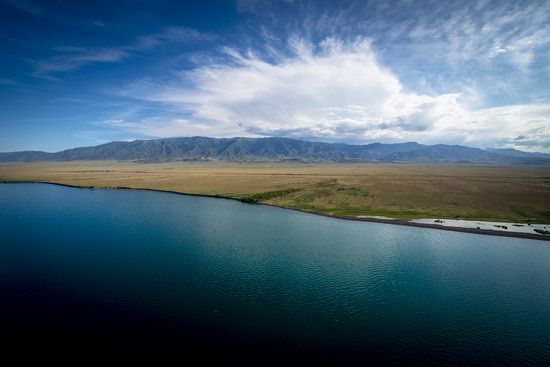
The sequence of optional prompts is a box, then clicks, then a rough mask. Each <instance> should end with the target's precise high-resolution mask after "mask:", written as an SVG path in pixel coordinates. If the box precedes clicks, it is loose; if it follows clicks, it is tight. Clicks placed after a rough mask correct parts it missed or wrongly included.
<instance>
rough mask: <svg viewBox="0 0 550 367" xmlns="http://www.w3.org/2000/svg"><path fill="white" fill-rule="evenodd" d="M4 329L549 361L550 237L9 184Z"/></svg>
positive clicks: (23, 338)
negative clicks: (485, 233) (498, 234)
mask: <svg viewBox="0 0 550 367" xmlns="http://www.w3.org/2000/svg"><path fill="white" fill-rule="evenodd" d="M0 230H1V232H2V242H1V245H0V254H1V256H0V297H1V298H2V306H1V307H2V312H1V314H0V322H1V324H2V332H3V334H4V335H8V336H9V337H10V339H11V340H12V341H13V343H14V344H17V343H22V344H25V343H31V342H33V341H38V340H40V341H41V342H44V341H48V342H51V343H58V344H59V343H60V344H61V345H63V343H69V344H71V345H75V344H78V343H88V344H94V343H96V344H100V345H101V344H114V345H126V344H145V345H151V344H156V345H157V346H167V345H172V346H175V347H179V348H183V349H187V350H190V351H199V350H200V351H216V352H219V353H222V354H223V353H225V354H237V355H242V354H249V355H252V354H255V355H272V356H277V357H281V356H299V357H303V358H314V357H316V358H321V359H322V360H324V361H328V360H330V358H337V359H338V360H340V358H347V359H352V358H353V359H365V360H370V361H374V360H375V361H384V362H396V363H400V362H401V363H407V364H409V363H411V362H415V361H417V362H423V363H425V364H434V365H435V364H441V363H451V364H453V363H469V364H483V365H487V364H495V365H503V364H526V365H528V364H534V365H536V364H548V363H550V244H549V243H548V242H543V241H535V240H525V239H515V238H504V237H502V238H501V237H493V236H481V235H474V234H468V233H457V232H447V231H439V230H433V229H423V228H412V227H403V226H397V225H388V224H379V223H366V222H352V221H343V220H337V219H331V218H325V217H320V216H315V215H308V214H304V213H298V212H293V211H289V210H284V209H279V208H272V207H267V206H258V205H248V204H242V203H239V202H236V201H231V200H223V199H211V198H200V197H189V196H182V195H175V194H169V193H159V192H147V191H110V190H87V189H75V188H67V187H61V186H55V185H46V184H2V185H0Z"/></svg>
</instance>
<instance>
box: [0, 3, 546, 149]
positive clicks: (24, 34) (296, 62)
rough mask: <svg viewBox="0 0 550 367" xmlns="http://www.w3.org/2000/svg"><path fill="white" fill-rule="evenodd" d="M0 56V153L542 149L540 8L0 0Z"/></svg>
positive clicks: (543, 31)
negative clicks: (308, 147)
mask: <svg viewBox="0 0 550 367" xmlns="http://www.w3.org/2000/svg"><path fill="white" fill-rule="evenodd" d="M0 56H1V57H0V151H14V150H45V151H57V150H61V149H66V148H71V147H76V146H87V145H96V144H100V143H104V142H108V141H113V140H131V139H141V138H146V139H149V138H161V137H173V136H196V135H202V136H214V137H232V136H251V137H262V136H287V137H294V138H299V139H307V140H316V141H328V142H347V143H359V144H362V143H370V142H402V141H418V142H420V143H427V144H436V143H446V144H464V145H469V146H475V147H482V148H485V147H513V148H517V149H521V150H525V151H544V152H550V87H549V86H550V2H549V1H544V0H542V1H515V2H514V1H489V0H483V1H411V0H401V1H321V0H319V1H299V0H294V1H292V0H286V1H284V0H280V1H263V0H241V1H195V2H193V1H152V0H151V1H149V0H135V1H128V0H127V1H123V0H120V1H93V2H80V1H55V0H50V1H38V0H0Z"/></svg>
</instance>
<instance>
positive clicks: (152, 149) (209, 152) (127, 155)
mask: <svg viewBox="0 0 550 367" xmlns="http://www.w3.org/2000/svg"><path fill="white" fill-rule="evenodd" d="M77 160H78V161H80V160H84V161H87V160H119V161H136V162H166V161H231V162H280V161H300V162H440V163H442V162H458V163H497V164H550V154H545V153H527V152H522V151H519V150H515V149H487V150H483V149H478V148H471V147H466V146H461V145H445V144H437V145H424V144H418V143H414V142H409V143H396V144H382V143H373V144H366V145H350V144H339V143H321V142H310V141H303V140H296V139H290V138H275V137H274V138H240V137H237V138H221V139H217V138H208V137H182V138H167V139H155V140H134V141H129V142H128V141H116V142H111V143H106V144H101V145H97V146H92V147H81V148H74V149H67V150H63V151H60V152H56V153H47V152H41V151H21V152H10V153H0V162H38V161H77Z"/></svg>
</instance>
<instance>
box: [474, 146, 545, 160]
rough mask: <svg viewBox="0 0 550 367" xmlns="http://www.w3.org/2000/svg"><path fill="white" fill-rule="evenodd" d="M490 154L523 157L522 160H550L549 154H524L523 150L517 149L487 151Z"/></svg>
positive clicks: (492, 149)
mask: <svg viewBox="0 0 550 367" xmlns="http://www.w3.org/2000/svg"><path fill="white" fill-rule="evenodd" d="M485 150H486V151H488V152H491V153H497V154H503V155H506V156H509V157H522V158H550V154H548V153H538V152H537V153H530V152H522V151H521V150H517V149H494V148H489V149H485Z"/></svg>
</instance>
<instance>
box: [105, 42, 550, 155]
mask: <svg viewBox="0 0 550 367" xmlns="http://www.w3.org/2000/svg"><path fill="white" fill-rule="evenodd" d="M289 48H290V50H291V52H290V54H288V56H286V57H283V56H280V55H279V59H278V60H276V61H275V62H267V61H265V60H263V59H262V58H260V57H258V56H256V55H255V54H254V53H253V52H250V51H249V52H239V51H237V50H235V49H225V51H224V52H225V54H226V55H227V57H228V58H229V59H228V60H227V59H226V60H225V62H224V63H223V64H209V65H202V66H200V67H197V68H196V69H193V70H190V71H189V70H188V71H183V72H180V73H178V74H176V77H175V79H171V80H163V81H153V80H148V81H142V82H139V83H134V84H133V85H130V86H128V88H127V89H125V90H124V92H122V94H124V95H126V96H130V97H134V98H138V99H143V100H147V101H152V102H160V103H166V104H170V105H171V106H172V107H176V108H179V109H180V111H181V113H182V115H185V116H187V117H186V118H185V119H173V118H172V119H162V118H148V119H144V120H139V119H138V120H134V122H132V123H131V124H129V125H128V123H127V122H126V120H121V121H119V122H117V123H116V124H115V123H111V126H115V127H118V128H123V129H126V130H128V131H132V132H136V133H140V134H144V135H148V136H154V137H168V136H190V135H208V136H236V135H240V136H267V135H278V136H291V137H295V138H307V139H318V140H324V141H345V142H355V143H365V142H372V141H410V140H414V141H419V142H423V143H456V144H468V145H473V146H481V147H484V146H487V147H488V146H499V145H506V146H511V145H514V146H518V144H520V142H519V140H517V138H518V137H529V138H528V139H527V138H525V139H523V140H522V141H523V144H524V146H523V148H525V147H526V146H527V143H526V142H531V143H533V144H532V145H533V146H532V147H531V148H532V149H539V150H546V151H547V150H548V149H549V147H548V139H549V138H548V136H549V134H548V133H549V132H548V128H547V126H550V105H545V104H540V105H513V106H504V107H499V108H489V109H481V110H475V111H474V110H470V109H469V108H468V104H467V103H466V101H467V99H466V98H464V96H463V95H462V94H461V93H452V94H442V95H426V94H417V93H414V92H411V91H407V90H405V89H404V87H403V86H402V84H401V83H400V81H399V80H398V78H397V77H396V76H395V75H394V74H393V73H392V72H391V71H390V70H388V69H386V68H384V67H383V66H382V65H380V63H379V62H378V61H377V58H376V54H375V53H374V51H373V50H372V47H371V44H370V42H369V40H366V39H358V40H356V41H355V42H351V43H349V42H342V41H340V40H337V39H334V38H329V39H326V40H325V41H323V42H321V43H320V44H319V45H312V44H309V43H307V42H305V41H303V40H301V39H299V38H293V39H291V40H290V41H289ZM514 142H516V143H514ZM527 150H529V149H527Z"/></svg>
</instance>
